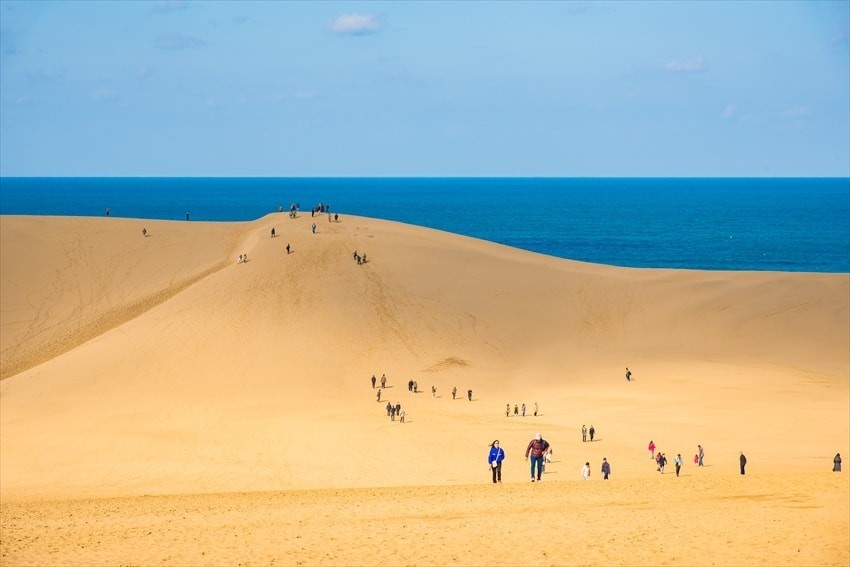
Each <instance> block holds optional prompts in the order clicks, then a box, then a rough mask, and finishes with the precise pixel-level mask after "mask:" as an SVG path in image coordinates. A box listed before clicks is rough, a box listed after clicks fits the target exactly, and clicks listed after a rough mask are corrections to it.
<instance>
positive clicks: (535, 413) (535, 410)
mask: <svg viewBox="0 0 850 567" xmlns="http://www.w3.org/2000/svg"><path fill="white" fill-rule="evenodd" d="M534 417H537V402H534Z"/></svg>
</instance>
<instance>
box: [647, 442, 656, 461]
mask: <svg viewBox="0 0 850 567" xmlns="http://www.w3.org/2000/svg"><path fill="white" fill-rule="evenodd" d="M647 448H648V449H649V458H650V459H654V458H655V443H653V442H652V439H650V440H649V447H647Z"/></svg>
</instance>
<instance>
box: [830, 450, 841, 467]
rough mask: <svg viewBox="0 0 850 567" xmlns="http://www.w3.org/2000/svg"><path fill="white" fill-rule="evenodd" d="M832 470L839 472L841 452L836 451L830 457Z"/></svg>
mask: <svg viewBox="0 0 850 567" xmlns="http://www.w3.org/2000/svg"><path fill="white" fill-rule="evenodd" d="M832 472H841V453H836V454H835V458H834V459H832Z"/></svg>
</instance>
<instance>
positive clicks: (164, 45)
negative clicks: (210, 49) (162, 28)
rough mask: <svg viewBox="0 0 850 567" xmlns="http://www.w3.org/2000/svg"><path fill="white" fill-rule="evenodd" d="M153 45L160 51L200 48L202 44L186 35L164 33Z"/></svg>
mask: <svg viewBox="0 0 850 567" xmlns="http://www.w3.org/2000/svg"><path fill="white" fill-rule="evenodd" d="M155 45H156V46H157V47H159V48H160V49H175V50H176V49H193V48H195V47H201V46H202V45H204V42H203V41H201V40H200V39H197V38H194V37H189V36H188V35H182V34H179V33H164V34H161V35H159V36H158V37H157V38H156V42H155Z"/></svg>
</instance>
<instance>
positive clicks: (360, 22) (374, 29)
mask: <svg viewBox="0 0 850 567" xmlns="http://www.w3.org/2000/svg"><path fill="white" fill-rule="evenodd" d="M328 27H329V28H330V30H331V31H332V32H333V33H337V34H340V35H368V34H373V33H378V32H379V31H381V29H383V27H384V23H383V19H382V18H380V17H379V16H376V15H374V14H343V15H342V16H340V17H338V18H337V19H335V20H333V21H332V22H331V23H330V24H329V26H328Z"/></svg>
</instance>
